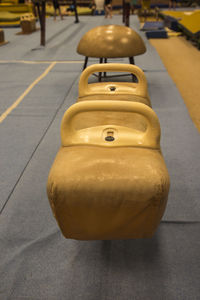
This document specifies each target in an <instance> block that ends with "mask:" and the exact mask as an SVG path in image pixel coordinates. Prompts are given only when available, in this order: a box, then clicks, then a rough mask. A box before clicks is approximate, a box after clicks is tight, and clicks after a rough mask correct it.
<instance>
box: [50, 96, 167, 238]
mask: <svg viewBox="0 0 200 300" xmlns="http://www.w3.org/2000/svg"><path fill="white" fill-rule="evenodd" d="M94 112H97V113H98V114H96V116H99V117H96V118H94V119H93V123H92V124H91V125H90V126H88V123H87V122H86V124H85V126H84V122H83V121H81V122H80V120H83V119H84V114H87V115H88V114H91V115H93V114H94ZM112 113H118V114H121V120H123V124H122V123H121V124H119V122H118V119H116V118H115V115H114V117H113V118H112ZM127 113H128V114H130V116H131V117H132V119H134V117H135V115H140V116H141V117H142V118H143V119H144V120H145V122H146V128H145V130H144V129H142V130H138V129H135V128H134V126H132V124H130V123H129V120H127V119H126V118H123V115H124V114H125V115H127ZM80 124H81V125H80ZM168 191H169V175H168V171H167V168H166V165H165V162H164V159H163V156H162V153H161V149H160V125H159V120H158V117H157V116H156V114H155V112H154V111H153V110H152V109H151V108H150V107H149V106H147V105H145V104H143V103H139V102H131V101H114V100H112V101H110V100H109V101H106V100H104V101H101V100H100V101H98V100H94V101H81V102H78V103H76V104H74V105H72V106H71V107H70V108H69V109H68V110H67V111H66V112H65V114H64V117H63V120H62V124H61V148H60V150H59V152H58V154H57V156H56V158H55V161H54V163H53V165H52V167H51V170H50V173H49V177H48V183H47V193H48V198H49V201H50V205H51V208H52V211H53V213H54V216H55V218H56V220H57V222H58V225H59V227H60V229H61V231H62V233H63V235H64V236H65V237H66V238H72V239H78V240H98V239H101V240H107V239H109V240H110V239H131V238H149V237H151V236H152V235H153V234H154V232H155V230H156V228H157V226H158V224H159V222H160V220H161V218H162V216H163V213H164V210H165V206H166V202H167V197H168Z"/></svg>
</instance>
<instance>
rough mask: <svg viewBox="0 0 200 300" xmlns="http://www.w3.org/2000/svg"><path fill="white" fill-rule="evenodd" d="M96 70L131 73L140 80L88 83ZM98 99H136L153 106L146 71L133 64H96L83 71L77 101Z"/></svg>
mask: <svg viewBox="0 0 200 300" xmlns="http://www.w3.org/2000/svg"><path fill="white" fill-rule="evenodd" d="M95 72H121V73H131V74H132V75H133V76H135V77H136V78H137V81H138V82H137V83H136V82H97V83H88V79H89V77H90V76H91V75H92V74H94V73H95ZM98 99H101V100H125V101H136V102H141V103H144V104H147V105H149V106H151V103H150V99H149V95H148V88H147V80H146V77H145V75H144V72H143V71H142V70H141V69H140V68H139V67H137V66H135V65H131V64H116V63H115V64H113V63H112V64H111V63H109V64H94V65H90V66H89V67H87V68H86V69H85V70H84V71H83V72H82V73H81V76H80V81H79V97H78V100H77V101H83V100H84V101H85V100H98Z"/></svg>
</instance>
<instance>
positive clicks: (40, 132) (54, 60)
mask: <svg viewBox="0 0 200 300" xmlns="http://www.w3.org/2000/svg"><path fill="white" fill-rule="evenodd" d="M104 24H121V25H122V16H120V15H115V16H114V17H113V18H112V19H105V18H104V17H103V16H95V17H92V16H82V17H80V23H78V24H75V23H74V17H66V18H65V20H63V21H61V20H58V19H57V21H55V22H54V21H53V18H48V19H47V32H46V46H45V47H42V46H40V31H36V32H34V33H33V34H30V35H21V34H17V33H19V32H20V29H19V28H12V29H4V33H5V39H6V40H8V41H9V43H8V44H6V45H4V46H2V47H0V127H1V128H0V141H1V142H0V170H1V181H0V190H1V193H0V195H1V197H0V209H1V219H0V223H1V226H0V239H1V251H0V257H1V268H0V270H1V271H0V272H1V276H0V278H1V284H0V299H1V300H5V299H6V300H7V299H12V300H17V299H20V300H21V299H27V300H36V299H41V300H46V299H48V300H58V299H59V300H72V299H73V300H77V299H81V300H96V299H97V300H105V299H106V300H108V299H109V300H110V299H119V300H130V299H134V300H138V299H139V300H140V299H141V300H146V299H154V300H157V299H158V300H160V299H162V300H164V299H167V300H168V299H169V300H178V299H180V300H188V299H191V300H195V299H196V300H197V299H199V297H200V285H199V282H200V260H199V253H200V239H199V232H200V223H199V222H200V201H199V198H200V197H199V196H200V184H199V167H200V152H199V149H200V140H199V133H198V131H197V128H196V127H195V125H194V123H193V122H192V120H191V118H190V116H189V114H188V110H187V108H186V106H185V103H184V101H183V99H182V97H181V95H180V93H179V91H178V90H177V88H176V85H175V84H174V82H173V81H172V79H171V78H170V76H169V74H168V72H167V70H166V68H165V66H164V65H163V63H162V61H161V59H160V57H159V55H158V53H157V52H156V50H155V48H154V47H153V46H152V45H151V44H150V43H149V41H148V40H147V39H146V38H145V35H144V33H143V32H141V31H140V30H139V28H140V25H139V21H138V19H137V17H136V16H131V18H130V27H131V28H133V29H134V30H136V31H138V33H139V34H140V35H141V36H142V38H143V39H144V42H145V44H146V47H147V52H146V53H145V54H143V55H141V56H137V57H136V58H135V63H136V65H138V66H139V67H140V68H142V69H143V70H144V72H145V75H146V77H147V81H148V88H149V95H150V98H151V102H152V107H153V109H154V110H155V112H156V113H157V115H158V118H159V120H160V124H161V132H162V136H161V147H162V153H163V156H164V159H165V162H166V164H167V167H168V170H169V174H170V178H171V189H170V194H169V199H168V205H167V209H166V212H165V215H164V217H163V220H162V222H161V224H160V226H159V228H158V230H157V232H156V234H155V235H154V237H153V238H152V239H143V240H142V239H141V240H118V241H76V240H67V239H65V238H64V237H63V236H62V234H61V232H60V230H59V228H58V226H57V223H56V221H55V219H54V217H53V215H52V212H51V209H50V206H49V202H48V198H47V195H46V182H47V177H48V173H49V170H50V167H51V165H52V163H53V160H54V158H55V155H56V153H57V151H58V149H59V147H60V123H61V119H62V116H63V114H64V112H65V111H66V109H67V108H68V107H69V106H71V105H72V104H73V103H75V101H76V99H77V97H78V81H79V77H80V74H81V70H82V66H83V62H84V57H82V56H80V55H78V54H77V53H76V47H77V45H78V42H79V40H80V38H81V37H82V35H83V34H84V33H85V32H87V31H88V30H89V29H91V28H93V27H95V26H98V25H104ZM38 26H39V25H38ZM94 46H95V45H94ZM89 62H90V63H97V62H98V60H95V59H91V60H89ZM110 62H113V60H112V61H110ZM115 62H119V63H123V62H124V63H128V59H127V60H126V59H119V60H115ZM125 80H130V78H129V77H127V78H125Z"/></svg>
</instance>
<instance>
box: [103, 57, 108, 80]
mask: <svg viewBox="0 0 200 300" xmlns="http://www.w3.org/2000/svg"><path fill="white" fill-rule="evenodd" d="M104 63H105V64H107V58H104ZM103 77H106V72H104V73H103Z"/></svg>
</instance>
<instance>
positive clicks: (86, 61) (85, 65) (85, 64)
mask: <svg viewBox="0 0 200 300" xmlns="http://www.w3.org/2000/svg"><path fill="white" fill-rule="evenodd" d="M87 63H88V56H86V57H85V62H84V65H83V70H85V68H86V67H87Z"/></svg>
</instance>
